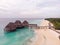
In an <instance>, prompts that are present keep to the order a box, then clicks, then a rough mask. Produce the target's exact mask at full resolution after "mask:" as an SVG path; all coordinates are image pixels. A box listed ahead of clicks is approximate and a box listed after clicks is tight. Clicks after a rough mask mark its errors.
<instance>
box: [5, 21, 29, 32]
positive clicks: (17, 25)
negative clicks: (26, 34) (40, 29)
mask: <svg viewBox="0 0 60 45" xmlns="http://www.w3.org/2000/svg"><path fill="white" fill-rule="evenodd" d="M28 26H29V23H28V22H27V21H24V22H23V23H21V21H19V20H16V21H15V23H13V22H10V23H9V24H8V25H7V26H6V27H5V29H4V31H6V32H13V31H16V29H21V28H24V27H28Z"/></svg>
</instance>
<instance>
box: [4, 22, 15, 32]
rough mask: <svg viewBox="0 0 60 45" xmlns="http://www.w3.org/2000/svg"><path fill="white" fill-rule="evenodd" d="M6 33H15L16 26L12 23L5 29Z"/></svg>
mask: <svg viewBox="0 0 60 45" xmlns="http://www.w3.org/2000/svg"><path fill="white" fill-rule="evenodd" d="M4 31H6V32H13V31H16V26H15V24H14V23H13V22H10V23H9V24H8V25H7V26H6V27H5V29H4Z"/></svg>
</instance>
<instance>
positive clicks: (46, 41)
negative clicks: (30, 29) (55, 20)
mask: <svg viewBox="0 0 60 45" xmlns="http://www.w3.org/2000/svg"><path fill="white" fill-rule="evenodd" d="M48 23H49V21H47V20H43V21H42V23H41V26H49V25H48ZM34 32H35V34H36V35H35V36H34V37H33V38H32V39H30V40H31V41H32V42H31V43H30V44H29V45H60V40H59V39H58V36H59V34H58V33H56V32H55V31H53V30H51V29H49V28H45V29H36V30H34Z"/></svg>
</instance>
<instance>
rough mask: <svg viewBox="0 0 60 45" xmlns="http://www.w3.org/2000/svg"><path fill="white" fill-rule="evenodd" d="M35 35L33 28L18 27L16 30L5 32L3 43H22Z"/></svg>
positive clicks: (17, 44) (9, 44)
mask: <svg viewBox="0 0 60 45" xmlns="http://www.w3.org/2000/svg"><path fill="white" fill-rule="evenodd" d="M32 36H33V30H32V29H30V30H29V28H23V29H16V31H14V32H4V36H3V38H2V39H1V40H4V42H3V43H2V45H3V44H4V45H22V44H23V43H24V42H26V40H28V39H29V38H30V37H32Z"/></svg>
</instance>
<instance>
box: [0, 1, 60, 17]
mask: <svg viewBox="0 0 60 45" xmlns="http://www.w3.org/2000/svg"><path fill="white" fill-rule="evenodd" d="M49 17H55V18H57V17H59V18H60V0H0V18H49Z"/></svg>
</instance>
